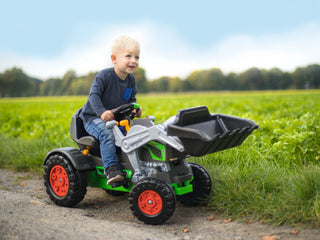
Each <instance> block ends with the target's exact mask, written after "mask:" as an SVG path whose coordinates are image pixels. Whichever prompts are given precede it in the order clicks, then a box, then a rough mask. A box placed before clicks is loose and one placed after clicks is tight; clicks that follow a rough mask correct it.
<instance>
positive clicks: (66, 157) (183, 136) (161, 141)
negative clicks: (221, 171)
mask: <svg viewBox="0 0 320 240" xmlns="http://www.w3.org/2000/svg"><path fill="white" fill-rule="evenodd" d="M134 109H139V105H138V104H136V103H129V104H125V105H122V106H120V107H119V108H117V109H115V110H114V111H113V113H114V116H115V120H113V121H110V122H107V123H106V124H107V127H108V128H111V129H112V130H113V133H114V136H115V144H116V146H117V156H118V162H119V163H120V165H121V167H122V171H123V173H124V175H125V181H123V182H120V183H118V184H114V185H113V186H111V185H107V183H106V182H107V179H106V175H105V174H104V168H103V164H102V160H101V156H100V150H99V142H98V140H97V139H95V138H94V137H92V136H90V135H89V134H88V133H87V132H86V131H85V129H84V127H83V123H82V120H81V119H80V117H79V114H80V112H81V109H79V110H78V111H77V112H76V113H75V114H74V115H73V117H72V120H71V127H70V133H71V137H72V139H73V140H74V141H75V142H76V143H77V145H78V147H79V148H72V147H65V148H58V149H55V150H53V151H51V152H49V153H48V155H47V156H46V158H45V160H44V166H45V169H44V181H45V186H46V191H47V193H48V194H49V197H50V199H51V200H52V201H53V202H54V203H55V204H57V205H59V206H65V207H72V206H74V205H76V204H77V203H79V202H80V201H81V200H82V199H83V198H84V196H85V194H86V187H87V186H90V187H97V188H102V189H105V190H106V191H107V192H108V193H110V194H112V195H118V194H121V193H124V192H128V193H129V205H130V208H131V210H132V212H133V214H134V215H135V216H136V217H137V218H138V219H139V220H140V221H142V222H144V223H146V224H152V225H156V224H161V223H163V222H165V221H166V220H168V219H169V218H170V217H171V216H172V214H173V212H174V210H175V207H176V201H179V202H180V203H182V204H184V205H188V206H194V205H199V204H202V203H205V201H206V199H207V197H208V196H209V194H210V192H211V184H212V183H211V179H210V175H209V174H208V172H207V171H206V170H205V169H204V168H203V167H202V166H200V165H199V164H196V163H188V162H187V158H188V157H190V156H203V155H207V154H210V153H214V152H217V151H221V150H224V149H227V148H232V147H235V146H238V145H240V144H241V143H242V142H243V141H244V140H245V139H246V138H247V136H248V135H249V134H250V133H251V132H252V131H253V130H254V129H257V128H258V125H257V124H256V123H254V122H253V121H251V120H248V119H244V118H238V117H233V116H228V115H223V114H210V113H209V111H208V108H207V107H205V106H200V107H195V108H189V109H183V110H180V111H178V113H177V115H176V116H175V117H171V118H170V119H168V120H167V121H166V122H164V123H163V124H158V125H155V124H154V123H153V121H152V120H150V118H142V119H136V120H132V119H133V115H132V111H133V110H134ZM118 125H121V126H124V127H125V129H126V131H122V130H120V128H119V126H118Z"/></svg>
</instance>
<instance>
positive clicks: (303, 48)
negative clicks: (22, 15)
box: [0, 22, 320, 79]
mask: <svg viewBox="0 0 320 240" xmlns="http://www.w3.org/2000/svg"><path fill="white" fill-rule="evenodd" d="M122 34H126V35H129V36H132V37H133V38H136V39H137V40H139V41H140V44H141V62H140V66H141V67H143V68H144V69H145V70H146V73H147V77H148V78H150V79H154V78H157V77H160V76H164V75H167V76H180V77H183V78H184V77H186V76H187V75H188V74H190V73H191V72H192V71H193V70H197V69H206V68H212V67H219V68H220V69H221V70H222V71H224V72H230V71H235V72H241V71H244V70H246V69H248V68H250V67H259V68H266V69H269V68H272V67H279V68H280V69H283V70H288V71H292V70H294V69H295V68H296V67H297V66H305V65H307V64H311V63H320V44H319V42H320V23H313V24H309V25H306V26H300V27H297V28H296V29H294V30H292V31H288V32H283V33H280V34H269V35H262V36H248V35H237V36H229V37H228V38H226V39H224V40H223V41H221V42H220V43H212V45H211V47H209V48H207V49H204V48H201V47H199V46H192V45H190V44H188V42H187V41H186V40H184V39H182V38H181V37H180V36H179V35H178V34H176V31H175V29H174V28H171V27H169V26H166V25H161V24H156V23H152V22H143V23H140V24H130V25H110V26H106V27H105V28H104V29H102V30H100V31H99V32H97V33H96V34H94V35H93V36H92V38H91V39H90V40H89V41H87V42H78V43H74V44H73V45H72V46H67V47H66V50H65V51H64V52H63V53H61V54H60V55H58V56H56V57H52V58H40V57H33V56H19V55H18V54H16V55H13V54H4V53H1V54H0V72H2V71H4V70H5V69H7V68H10V67H12V66H18V67H21V68H22V69H23V70H24V71H25V72H26V73H27V74H29V75H31V76H37V77H40V78H42V79H46V78H48V77H53V76H59V77H61V76H63V74H64V73H65V72H66V71H67V70H69V69H74V70H75V71H76V72H77V74H79V75H81V74H87V73H88V72H89V71H98V70H101V69H103V68H105V67H108V66H111V61H110V60H109V55H110V50H109V49H110V46H111V42H112V40H113V39H114V37H116V36H119V35H122Z"/></svg>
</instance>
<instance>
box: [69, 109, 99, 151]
mask: <svg viewBox="0 0 320 240" xmlns="http://www.w3.org/2000/svg"><path fill="white" fill-rule="evenodd" d="M81 111H82V108H80V109H78V110H77V111H76V113H75V114H74V115H73V116H72V119H71V125H70V135H71V138H72V139H73V141H75V143H77V144H78V146H79V148H80V149H81V150H82V149H86V148H87V147H90V149H92V150H93V151H94V152H97V153H99V152H100V151H99V140H97V139H96V138H94V137H93V136H91V135H90V134H88V133H87V131H86V130H85V129H84V126H83V122H82V119H81V118H80V116H79V115H80V113H81Z"/></svg>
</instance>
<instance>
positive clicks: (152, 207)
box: [138, 190, 162, 216]
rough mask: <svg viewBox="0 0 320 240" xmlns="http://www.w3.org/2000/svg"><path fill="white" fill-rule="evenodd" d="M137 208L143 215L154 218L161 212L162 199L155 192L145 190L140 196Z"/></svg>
mask: <svg viewBox="0 0 320 240" xmlns="http://www.w3.org/2000/svg"><path fill="white" fill-rule="evenodd" d="M138 206H139V208H140V210H141V211H142V212H143V213H144V214H146V215H149V216H154V215H157V214H158V213H160V212H161V209H162V199H161V197H160V195H159V194H158V193H156V192H155V191H152V190H146V191H144V192H142V193H141V194H140V196H139V198H138Z"/></svg>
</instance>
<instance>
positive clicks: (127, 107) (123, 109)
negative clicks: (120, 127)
mask: <svg viewBox="0 0 320 240" xmlns="http://www.w3.org/2000/svg"><path fill="white" fill-rule="evenodd" d="M134 109H136V110H137V111H139V109H140V106H139V104H137V103H127V104H124V105H121V106H120V107H117V108H116V109H114V110H113V111H112V114H113V115H114V120H116V121H118V122H119V121H121V120H123V119H128V118H129V119H131V120H132V119H134V115H135V113H134V112H132V111H133V110H134Z"/></svg>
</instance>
